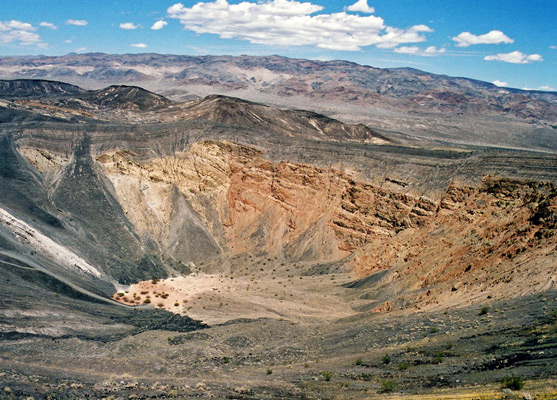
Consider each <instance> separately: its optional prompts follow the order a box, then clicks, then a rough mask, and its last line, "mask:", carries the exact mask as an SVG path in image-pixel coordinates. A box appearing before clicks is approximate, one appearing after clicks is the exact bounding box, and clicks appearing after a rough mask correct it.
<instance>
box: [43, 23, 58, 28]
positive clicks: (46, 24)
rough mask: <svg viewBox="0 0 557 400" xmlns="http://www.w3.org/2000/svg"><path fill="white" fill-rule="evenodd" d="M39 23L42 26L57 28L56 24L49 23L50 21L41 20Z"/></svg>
mask: <svg viewBox="0 0 557 400" xmlns="http://www.w3.org/2000/svg"><path fill="white" fill-rule="evenodd" d="M39 25H40V26H42V27H44V28H50V29H58V27H57V26H56V25H54V24H53V23H50V22H41V23H40V24H39Z"/></svg>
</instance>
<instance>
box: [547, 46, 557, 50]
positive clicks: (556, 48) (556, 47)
mask: <svg viewBox="0 0 557 400" xmlns="http://www.w3.org/2000/svg"><path fill="white" fill-rule="evenodd" d="M549 48H550V49H553V50H557V46H549Z"/></svg>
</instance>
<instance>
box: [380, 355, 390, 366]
mask: <svg viewBox="0 0 557 400" xmlns="http://www.w3.org/2000/svg"><path fill="white" fill-rule="evenodd" d="M381 361H382V362H383V364H385V365H388V364H390V363H391V357H389V355H388V354H385V356H384V357H383V358H382V359H381Z"/></svg>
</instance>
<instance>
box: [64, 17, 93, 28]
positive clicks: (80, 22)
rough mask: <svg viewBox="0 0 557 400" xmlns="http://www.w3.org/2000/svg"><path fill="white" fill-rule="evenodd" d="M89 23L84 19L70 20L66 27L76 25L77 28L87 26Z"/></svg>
mask: <svg viewBox="0 0 557 400" xmlns="http://www.w3.org/2000/svg"><path fill="white" fill-rule="evenodd" d="M88 23H89V22H87V21H86V20H84V19H69V20H67V21H66V25H75V26H85V25H87V24H88Z"/></svg>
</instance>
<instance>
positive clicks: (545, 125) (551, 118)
mask: <svg viewBox="0 0 557 400" xmlns="http://www.w3.org/2000/svg"><path fill="white" fill-rule="evenodd" d="M0 78H6V79H21V78H27V79H38V78H40V79H50V80H60V81H64V82H68V83H71V84H75V85H78V86H81V87H84V88H87V89H103V88H105V87H107V86H108V85H133V86H137V87H141V88H144V89H147V90H150V91H152V92H155V93H158V94H160V95H162V96H165V97H166V98H168V99H171V100H176V101H188V100H193V99H197V98H203V97H206V96H208V95H213V94H219V95H226V96H231V97H237V98H242V99H245V100H249V101H253V102H257V103H264V104H268V105H273V106H278V107H280V108H288V109H304V110H309V111H313V112H317V113H319V114H324V115H327V116H329V117H331V118H334V119H338V120H341V121H344V122H346V123H351V124H364V125H367V126H369V127H371V128H372V129H374V130H375V131H377V132H381V133H387V132H395V133H396V134H397V135H398V136H397V139H398V140H400V141H407V143H414V144H415V145H420V143H421V142H422V141H423V140H427V141H435V142H437V143H438V144H439V145H445V144H448V143H452V144H455V143H456V144H459V145H461V144H463V145H470V144H472V145H478V146H496V147H507V148H522V149H532V148H535V149H539V150H543V151H547V150H551V151H552V149H556V148H557V130H556V128H555V127H557V93H556V92H542V91H525V90H519V89H511V88H501V87H497V86H495V85H493V84H491V83H487V82H482V81H478V80H474V79H468V78H459V77H450V76H445V75H436V74H431V73H428V72H424V71H420V70H417V69H412V68H392V69H380V68H374V67H371V66H363V65H358V64H355V63H352V62H347V61H315V60H304V59H291V58H286V57H281V56H260V57H256V56H239V57H232V56H196V57H194V56H179V55H161V54H123V55H109V54H103V53H90V54H68V55H66V56H61V57H46V56H37V57H3V58H0ZM148 103H149V101H148Z"/></svg>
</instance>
